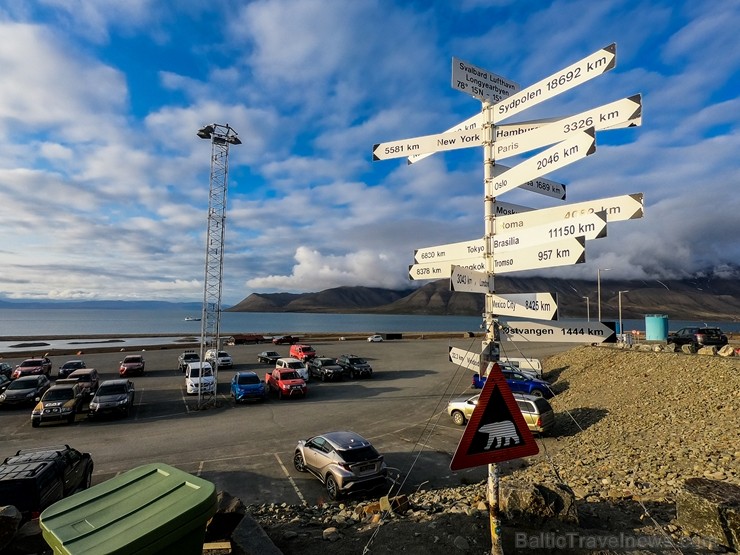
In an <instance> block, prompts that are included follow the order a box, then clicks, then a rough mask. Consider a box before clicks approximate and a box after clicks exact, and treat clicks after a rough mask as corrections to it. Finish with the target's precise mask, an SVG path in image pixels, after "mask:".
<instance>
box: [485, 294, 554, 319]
mask: <svg viewBox="0 0 740 555" xmlns="http://www.w3.org/2000/svg"><path fill="white" fill-rule="evenodd" d="M493 308H494V310H495V311H496V314H500V315H502V316H514V317H516V318H536V319H538V320H557V319H558V303H557V301H556V300H555V298H554V297H553V295H552V293H508V294H505V295H493Z"/></svg>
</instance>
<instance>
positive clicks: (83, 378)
mask: <svg viewBox="0 0 740 555" xmlns="http://www.w3.org/2000/svg"><path fill="white" fill-rule="evenodd" d="M69 377H70V378H77V379H78V380H79V381H81V382H89V381H90V380H91V379H92V374H75V373H74V372H72V374H70V375H69Z"/></svg>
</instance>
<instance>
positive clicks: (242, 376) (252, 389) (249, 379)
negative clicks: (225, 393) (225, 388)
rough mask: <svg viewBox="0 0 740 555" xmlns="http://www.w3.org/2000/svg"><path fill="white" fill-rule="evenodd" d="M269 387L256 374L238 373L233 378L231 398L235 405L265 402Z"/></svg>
mask: <svg viewBox="0 0 740 555" xmlns="http://www.w3.org/2000/svg"><path fill="white" fill-rule="evenodd" d="M266 397H267V386H266V385H265V382H264V380H261V379H260V377H259V376H258V375H257V374H256V372H237V373H236V374H234V377H233V378H231V398H232V400H233V401H234V402H235V403H241V402H243V401H250V400H254V401H264V400H265V398H266Z"/></svg>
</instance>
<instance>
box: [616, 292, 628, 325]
mask: <svg viewBox="0 0 740 555" xmlns="http://www.w3.org/2000/svg"><path fill="white" fill-rule="evenodd" d="M622 293H629V291H620V292H619V293H617V297H618V300H619V333H620V334H622V335H624V330H623V329H622Z"/></svg>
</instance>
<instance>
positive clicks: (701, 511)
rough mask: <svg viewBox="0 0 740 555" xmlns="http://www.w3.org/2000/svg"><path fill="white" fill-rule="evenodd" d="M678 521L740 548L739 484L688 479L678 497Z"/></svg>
mask: <svg viewBox="0 0 740 555" xmlns="http://www.w3.org/2000/svg"><path fill="white" fill-rule="evenodd" d="M676 522H677V524H678V525H679V526H681V527H682V528H684V529H685V530H689V531H692V532H695V533H696V534H698V535H700V536H703V537H705V538H709V539H711V540H714V541H715V542H717V543H719V544H721V545H724V546H726V547H728V548H730V549H732V550H735V551H737V550H739V549H740V486H737V485H735V484H730V483H727V482H720V481H718V480H710V479H708V478H689V479H688V480H686V481H685V482H684V485H683V489H682V490H681V491H680V492H679V493H678V495H677V496H676Z"/></svg>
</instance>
